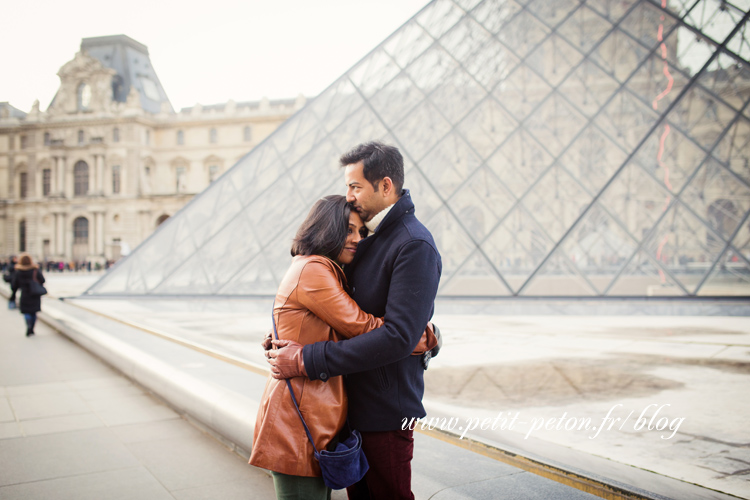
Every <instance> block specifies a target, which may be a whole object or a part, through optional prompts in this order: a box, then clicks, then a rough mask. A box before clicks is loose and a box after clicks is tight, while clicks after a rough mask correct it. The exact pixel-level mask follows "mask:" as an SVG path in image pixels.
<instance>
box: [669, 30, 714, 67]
mask: <svg viewBox="0 0 750 500" xmlns="http://www.w3.org/2000/svg"><path fill="white" fill-rule="evenodd" d="M675 37H676V38H677V47H675V43H674V38H675ZM670 42H671V43H669V44H666V51H667V58H668V60H669V63H670V64H671V65H672V66H676V67H678V68H680V69H681V70H682V71H684V72H685V73H686V74H687V75H690V76H693V75H695V74H696V73H698V71H700V69H701V68H702V67H703V66H704V65H705V64H706V62H707V61H708V59H709V58H710V57H711V56H712V55H713V53H714V52H715V51H716V45H714V44H713V43H711V42H710V41H709V40H707V39H706V38H704V37H699V36H696V35H695V33H694V32H693V31H691V30H690V29H689V28H686V27H684V26H680V27H679V28H677V29H676V30H675V31H674V32H673V33H672V35H670ZM663 52H664V51H662V53H663ZM720 57H721V56H720ZM712 66H713V65H712ZM709 73H713V70H712V69H709ZM703 76H704V77H705V76H706V74H705V73H703Z"/></svg>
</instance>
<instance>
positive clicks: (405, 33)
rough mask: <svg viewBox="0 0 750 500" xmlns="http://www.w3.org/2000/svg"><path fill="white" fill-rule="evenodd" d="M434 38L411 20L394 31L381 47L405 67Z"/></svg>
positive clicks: (430, 43)
mask: <svg viewBox="0 0 750 500" xmlns="http://www.w3.org/2000/svg"><path fill="white" fill-rule="evenodd" d="M434 41H435V40H434V39H433V38H432V37H431V36H430V35H429V34H428V33H427V32H426V31H425V30H423V29H422V27H421V26H419V25H418V24H416V23H414V22H411V23H408V24H407V25H405V26H404V27H403V28H401V29H400V30H399V31H397V32H396V33H394V34H393V35H392V36H391V37H390V38H389V39H388V40H387V41H386V42H385V45H384V46H383V48H384V49H385V51H386V52H387V53H388V54H390V55H391V57H393V59H394V60H395V61H396V62H397V63H398V65H399V66H401V67H402V68H404V67H406V66H407V65H408V64H409V63H410V62H412V61H413V60H414V59H415V58H416V57H417V56H419V54H421V53H422V52H423V51H424V50H425V49H427V47H429V46H430V45H432V43H433V42H434Z"/></svg>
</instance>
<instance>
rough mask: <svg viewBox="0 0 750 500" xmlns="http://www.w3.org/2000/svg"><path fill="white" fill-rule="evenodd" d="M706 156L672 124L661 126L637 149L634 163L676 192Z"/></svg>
mask: <svg viewBox="0 0 750 500" xmlns="http://www.w3.org/2000/svg"><path fill="white" fill-rule="evenodd" d="M705 158H706V152H705V151H703V150H702V149H700V148H699V147H698V146H697V145H695V143H694V142H693V141H691V140H690V139H689V138H688V137H686V136H685V135H683V134H681V133H680V132H679V131H678V130H677V129H675V128H674V127H666V126H664V127H660V128H659V129H657V131H656V133H654V134H651V136H649V138H648V139H647V140H646V142H645V143H644V144H643V145H642V146H641V148H640V149H639V150H638V153H636V155H635V158H634V160H633V161H634V163H636V164H638V165H640V167H641V168H643V170H645V171H646V172H648V173H650V174H651V175H652V176H653V177H654V178H655V179H657V180H659V181H660V182H661V183H662V184H663V185H664V187H666V188H667V189H669V190H670V191H672V192H673V193H677V192H679V191H680V190H681V189H682V186H683V185H684V184H685V182H686V181H687V180H688V178H689V177H690V176H691V175H692V174H693V173H694V172H695V170H696V169H697V168H698V166H699V165H700V164H701V162H702V161H703V160H704V159H705Z"/></svg>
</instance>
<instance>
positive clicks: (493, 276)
mask: <svg viewBox="0 0 750 500" xmlns="http://www.w3.org/2000/svg"><path fill="white" fill-rule="evenodd" d="M439 293H440V294H441V295H456V296H476V295H484V296H487V295H509V294H510V290H509V289H508V287H507V286H506V285H505V284H504V283H503V281H502V280H501V279H500V277H499V276H498V274H497V272H496V271H495V269H493V267H492V264H490V263H489V262H488V261H487V259H486V258H485V256H484V255H482V252H480V251H479V250H475V251H474V253H473V254H472V255H471V257H469V258H468V260H466V262H465V263H464V265H463V266H461V268H460V269H459V270H458V271H457V272H456V273H455V274H454V275H453V276H451V278H450V279H448V280H442V279H441V280H440V291H439Z"/></svg>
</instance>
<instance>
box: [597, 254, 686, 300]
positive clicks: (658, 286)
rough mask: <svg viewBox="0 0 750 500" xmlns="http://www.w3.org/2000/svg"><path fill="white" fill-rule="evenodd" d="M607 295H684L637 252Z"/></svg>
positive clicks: (669, 279)
mask: <svg viewBox="0 0 750 500" xmlns="http://www.w3.org/2000/svg"><path fill="white" fill-rule="evenodd" d="M607 295H609V296H611V297H623V296H626V297H627V296H638V295H640V296H646V297H662V296H664V297H674V296H684V295H686V294H685V291H684V290H683V289H682V287H680V286H679V285H678V284H676V283H675V282H674V281H673V280H672V278H670V277H669V275H667V274H666V273H664V271H662V270H661V269H660V268H659V267H658V266H657V265H656V264H655V263H654V261H653V260H652V259H651V258H650V257H649V256H648V255H647V254H646V253H645V252H639V253H638V254H637V255H636V256H635V257H634V258H633V259H632V260H631V261H630V262H629V263H628V265H627V266H626V267H625V270H624V271H623V272H622V273H621V274H620V276H619V277H618V278H617V280H616V281H615V282H614V283H613V284H612V285H611V286H610V288H609V290H607Z"/></svg>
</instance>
